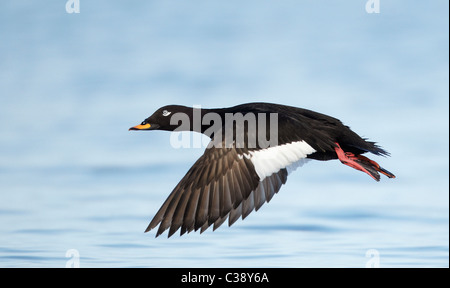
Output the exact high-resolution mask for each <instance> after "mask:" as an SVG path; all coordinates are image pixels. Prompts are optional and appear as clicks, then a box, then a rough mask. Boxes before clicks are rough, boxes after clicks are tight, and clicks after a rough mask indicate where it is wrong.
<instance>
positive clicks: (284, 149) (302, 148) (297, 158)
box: [249, 141, 316, 181]
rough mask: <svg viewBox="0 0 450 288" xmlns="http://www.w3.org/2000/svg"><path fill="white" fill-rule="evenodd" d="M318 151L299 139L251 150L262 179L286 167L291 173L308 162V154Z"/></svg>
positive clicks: (253, 160)
mask: <svg viewBox="0 0 450 288" xmlns="http://www.w3.org/2000/svg"><path fill="white" fill-rule="evenodd" d="M314 152H316V150H314V148H312V147H311V146H310V145H309V144H308V143H306V142H305V141H297V142H292V143H289V144H283V145H279V146H275V147H269V148H267V149H262V150H258V151H250V152H249V153H250V155H251V158H250V160H251V161H252V163H253V166H255V170H256V174H258V176H259V179H260V181H262V180H263V179H264V178H266V177H268V176H270V175H272V174H273V173H277V172H278V171H280V170H281V169H283V168H286V169H287V171H288V173H291V172H292V171H294V170H295V169H297V168H298V167H301V166H302V165H303V164H305V163H306V162H308V160H309V159H307V158H306V156H308V155H310V154H312V153H314Z"/></svg>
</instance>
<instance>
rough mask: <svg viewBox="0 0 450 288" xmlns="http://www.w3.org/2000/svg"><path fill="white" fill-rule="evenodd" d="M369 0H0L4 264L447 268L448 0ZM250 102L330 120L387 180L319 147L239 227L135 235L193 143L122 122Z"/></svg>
mask: <svg viewBox="0 0 450 288" xmlns="http://www.w3.org/2000/svg"><path fill="white" fill-rule="evenodd" d="M53 2H55V3H53ZM56 2H61V3H56ZM91 2H95V3H91ZM365 2H366V1H356V0H352V1H333V3H330V2H329V1H314V3H313V2H311V1H282V2H280V3H278V2H276V3H275V2H272V1H269V2H267V1H266V2H264V3H263V2H261V1H244V2H242V1H188V2H186V1H170V3H169V1H167V2H166V1H140V3H131V4H130V3H128V2H121V1H103V0H101V1H100V0H99V1H83V0H81V1H80V13H79V14H68V13H66V10H65V3H64V1H32V2H31V1H2V2H1V3H0V35H1V39H2V40H1V43H0V99H1V106H0V267H66V266H73V265H74V264H75V266H77V265H79V266H80V267H366V266H375V267H377V266H379V267H448V266H449V253H448V252H449V250H448V243H449V220H448V219H449V209H448V203H449V197H448V190H449V178H448V175H449V169H448V168H449V162H448V156H449V155H448V151H449V145H448V143H449V142H448V141H449V134H448V131H449V127H448V120H449V111H448V104H449V103H448V92H449V91H448V63H449V62H448V2H447V1H432V2H433V3H428V2H426V3H425V2H424V1H421V2H423V3H416V4H411V3H410V2H409V1H395V3H392V2H393V1H381V4H382V5H381V10H380V13H378V14H368V13H366V11H365ZM254 101H265V102H276V103H283V104H288V105H294V106H299V107H304V108H308V109H312V110H316V111H319V112H322V113H326V114H330V115H333V116H335V117H337V118H339V119H341V120H342V121H343V122H344V123H345V124H347V125H349V126H351V127H352V129H353V130H355V131H356V132H358V133H360V134H361V135H363V136H365V137H369V138H370V139H371V140H374V141H378V142H379V143H380V145H381V146H383V147H384V148H386V149H387V150H388V151H389V152H390V153H391V154H392V156H391V157H389V158H382V157H376V156H375V157H373V159H374V160H376V161H378V162H379V163H382V165H383V167H385V168H387V169H388V170H390V171H392V172H394V173H395V174H396V175H397V179H393V180H391V179H387V178H384V179H382V181H381V182H379V183H376V182H375V181H373V180H372V179H371V178H370V177H368V176H367V175H365V174H364V173H361V172H358V171H355V170H352V169H350V168H348V167H346V166H344V165H342V164H340V163H339V162H338V161H331V162H318V161H316V162H314V161H312V162H310V163H308V164H306V165H305V166H303V167H301V168H299V169H298V171H296V172H295V173H293V174H292V175H291V176H290V178H289V179H288V182H287V184H286V185H285V186H284V187H283V188H282V189H281V191H280V192H279V193H278V194H277V195H276V196H275V197H274V198H273V199H272V200H271V202H270V203H269V204H265V205H264V206H263V207H262V208H261V209H260V210H259V211H258V212H256V213H255V212H253V213H252V214H250V216H249V217H248V218H246V219H245V221H241V220H239V221H237V222H236V223H235V224H234V225H233V226H232V227H227V226H226V224H224V225H223V226H222V227H220V228H219V229H218V230H216V231H214V232H212V231H211V230H210V229H209V230H207V231H206V232H204V233H203V234H199V233H190V234H188V235H184V236H183V237H179V236H178V234H176V235H174V236H173V237H171V238H169V239H167V234H163V235H162V236H160V237H158V238H155V237H154V236H155V232H154V231H150V232H149V233H143V231H144V230H145V228H146V227H147V225H148V223H149V221H150V220H151V218H152V217H153V216H154V214H155V213H156V212H157V210H158V209H159V207H160V205H161V204H162V203H163V201H164V200H165V199H166V197H167V196H168V194H169V193H170V191H171V190H172V189H173V187H175V185H176V184H177V183H178V181H179V180H180V179H181V178H182V177H183V175H184V173H186V171H187V170H188V169H189V167H190V166H191V165H192V164H193V163H194V162H195V160H196V159H197V158H198V157H199V156H200V155H201V154H202V153H203V150H202V149H198V148H197V149H174V148H173V147H171V146H170V134H169V133H167V132H151V133H132V132H128V131H127V130H128V128H129V127H130V126H133V125H136V124H138V123H140V122H141V121H142V120H144V119H145V118H146V117H148V116H149V115H150V114H151V113H152V112H153V111H154V110H156V109H157V108H159V107H160V106H162V105H165V104H184V105H189V106H191V105H202V107H226V106H232V105H236V104H240V103H244V102H254Z"/></svg>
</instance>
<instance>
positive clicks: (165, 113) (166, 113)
mask: <svg viewBox="0 0 450 288" xmlns="http://www.w3.org/2000/svg"><path fill="white" fill-rule="evenodd" d="M171 113H172V112H169V111H167V110H164V111H163V112H162V114H163V116H169V115H170V114H171Z"/></svg>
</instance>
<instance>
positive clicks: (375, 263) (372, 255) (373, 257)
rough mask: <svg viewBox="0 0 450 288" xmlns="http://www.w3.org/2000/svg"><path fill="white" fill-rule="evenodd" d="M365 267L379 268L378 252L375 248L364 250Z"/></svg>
mask: <svg viewBox="0 0 450 288" xmlns="http://www.w3.org/2000/svg"><path fill="white" fill-rule="evenodd" d="M366 258H369V260H368V261H367V262H366V268H380V252H378V250H377V249H369V250H367V251H366Z"/></svg>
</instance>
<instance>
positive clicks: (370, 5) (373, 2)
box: [366, 0, 380, 14]
mask: <svg viewBox="0 0 450 288" xmlns="http://www.w3.org/2000/svg"><path fill="white" fill-rule="evenodd" d="M366 12H367V13H369V14H372V13H376V14H378V13H380V0H367V2H366Z"/></svg>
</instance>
